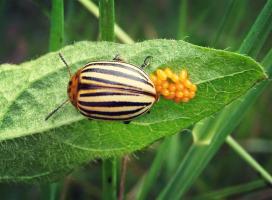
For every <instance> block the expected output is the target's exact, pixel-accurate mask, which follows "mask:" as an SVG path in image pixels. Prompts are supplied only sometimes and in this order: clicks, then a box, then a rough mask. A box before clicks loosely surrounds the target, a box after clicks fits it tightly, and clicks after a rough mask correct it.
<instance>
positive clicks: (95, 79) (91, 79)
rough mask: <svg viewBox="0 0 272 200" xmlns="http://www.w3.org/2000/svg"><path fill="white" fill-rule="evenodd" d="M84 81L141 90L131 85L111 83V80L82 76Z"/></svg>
mask: <svg viewBox="0 0 272 200" xmlns="http://www.w3.org/2000/svg"><path fill="white" fill-rule="evenodd" d="M82 79H84V80H89V81H96V82H100V83H106V84H110V85H118V86H123V87H127V88H133V89H138V90H141V89H140V88H138V87H134V86H131V85H127V84H123V83H119V82H116V81H109V80H106V79H103V78H97V77H89V76H82Z"/></svg>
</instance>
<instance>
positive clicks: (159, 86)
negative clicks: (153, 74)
mask: <svg viewBox="0 0 272 200" xmlns="http://www.w3.org/2000/svg"><path fill="white" fill-rule="evenodd" d="M161 91H162V86H161V85H156V92H158V93H159V92H161Z"/></svg>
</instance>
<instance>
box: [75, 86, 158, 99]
mask: <svg viewBox="0 0 272 200" xmlns="http://www.w3.org/2000/svg"><path fill="white" fill-rule="evenodd" d="M92 89H111V90H116V91H118V90H119V91H120V90H121V91H124V92H129V93H136V94H143V95H147V96H151V97H154V98H156V94H153V93H150V92H146V91H142V90H139V89H132V88H116V87H110V86H101V85H96V84H93V83H79V84H78V91H79V90H92Z"/></svg>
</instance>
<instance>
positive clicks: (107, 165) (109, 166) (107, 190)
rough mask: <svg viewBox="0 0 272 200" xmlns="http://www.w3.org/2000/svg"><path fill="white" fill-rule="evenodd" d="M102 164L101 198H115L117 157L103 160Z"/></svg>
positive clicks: (106, 199) (111, 199)
mask: <svg viewBox="0 0 272 200" xmlns="http://www.w3.org/2000/svg"><path fill="white" fill-rule="evenodd" d="M102 165H103V166H102V184H103V185H102V187H103V194H102V199H103V200H114V199H117V159H116V158H112V159H107V160H103V164H102Z"/></svg>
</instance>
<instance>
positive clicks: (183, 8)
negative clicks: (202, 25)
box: [177, 0, 188, 40]
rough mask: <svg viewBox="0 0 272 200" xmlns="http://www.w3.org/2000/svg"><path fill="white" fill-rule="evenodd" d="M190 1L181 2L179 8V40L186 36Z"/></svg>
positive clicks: (182, 0) (183, 0)
mask: <svg viewBox="0 0 272 200" xmlns="http://www.w3.org/2000/svg"><path fill="white" fill-rule="evenodd" d="M187 11H188V0H181V1H180V8H179V21H178V22H179V24H178V34H177V39H180V40H182V39H183V38H184V37H185V36H186V22H187Z"/></svg>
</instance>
